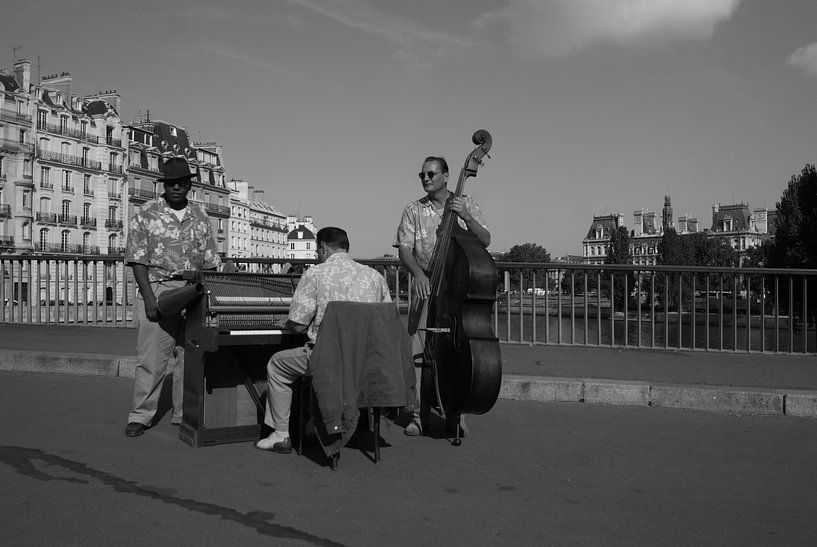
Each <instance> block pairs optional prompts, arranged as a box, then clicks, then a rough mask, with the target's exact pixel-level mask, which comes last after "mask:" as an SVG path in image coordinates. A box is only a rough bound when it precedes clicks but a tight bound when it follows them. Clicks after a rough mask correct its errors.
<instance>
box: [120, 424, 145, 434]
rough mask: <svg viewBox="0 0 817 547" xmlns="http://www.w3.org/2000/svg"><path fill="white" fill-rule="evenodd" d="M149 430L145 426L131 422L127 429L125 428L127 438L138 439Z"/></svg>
mask: <svg viewBox="0 0 817 547" xmlns="http://www.w3.org/2000/svg"><path fill="white" fill-rule="evenodd" d="M147 428H148V426H146V425H145V424H140V423H139V422H130V423H129V424H128V425H127V427H125V437H138V436H139V435H141V434H142V433H144V432H145V430H146V429H147Z"/></svg>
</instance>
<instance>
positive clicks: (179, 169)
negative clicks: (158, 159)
mask: <svg viewBox="0 0 817 547" xmlns="http://www.w3.org/2000/svg"><path fill="white" fill-rule="evenodd" d="M195 176H196V175H195V174H194V173H191V172H190V166H189V165H187V160H186V159H184V158H170V159H169V160H167V161H166V162H164V163H163V164H162V177H161V178H158V179H156V181H157V182H171V181H176V180H188V179H192V178H193V177H195Z"/></svg>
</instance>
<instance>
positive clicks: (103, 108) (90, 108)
mask: <svg viewBox="0 0 817 547" xmlns="http://www.w3.org/2000/svg"><path fill="white" fill-rule="evenodd" d="M109 107H110V105H109V104H108V103H106V102H105V101H99V100H97V101H91V102H90V103H88V104H87V105H86V106H85V111H86V112H87V113H88V114H89V115H91V116H101V115H102V114H107V112H108V108H109Z"/></svg>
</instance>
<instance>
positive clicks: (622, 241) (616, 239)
mask: <svg viewBox="0 0 817 547" xmlns="http://www.w3.org/2000/svg"><path fill="white" fill-rule="evenodd" d="M632 262H633V259H632V257H631V256H630V236H629V234H628V233H627V228H625V227H624V226H619V227H618V228H617V229H616V230H613V232H612V233H611V234H610V245H609V247H608V249H607V258H605V259H604V263H605V264H632Z"/></svg>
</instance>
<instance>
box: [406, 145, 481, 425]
mask: <svg viewBox="0 0 817 547" xmlns="http://www.w3.org/2000/svg"><path fill="white" fill-rule="evenodd" d="M448 176H449V175H448V163H447V162H446V161H445V159H443V158H442V157H439V156H429V157H427V158H426V159H425V160H424V161H423V166H422V169H421V170H420V172H419V173H418V177H419V178H420V183H421V185H422V187H423V191H424V192H425V193H426V195H425V196H424V197H422V198H420V199H418V200H415V201H412V202H411V203H409V204H408V205H406V207H405V208H404V209H403V216H402V218H401V219H400V225H399V226H398V228H397V235H396V236H395V239H394V247H397V249H398V256H399V257H400V261H401V262H402V263H403V265H404V266H405V267H406V269H407V270H408V271H409V272H410V273H411V275H412V276H413V291H414V294H415V295H416V296H417V300H416V302H417V304H418V305H416V306H412V309H411V311H410V315H409V334H411V338H412V351H413V353H414V358H415V363H416V364H418V365H420V366H417V367H415V370H416V371H417V385H418V386H420V385H421V381H420V371H421V368H422V366H423V365H424V364H425V363H424V362H423V359H424V354H425V343H426V331H425V330H424V327H425V325H426V320H427V313H428V305H427V303H428V301H429V299H430V297H431V291H432V286H431V285H432V283H431V272H430V268H431V265H432V264H431V263H432V258H433V255H434V250H435V247H436V246H437V235H438V234H437V233H438V228H439V226H440V222H441V220H442V219H443V215H444V212H445V210H446V209H450V210H451V211H453V212H455V213H456V214H457V217H458V218H457V222H458V224H459V226H460V227H461V228H463V229H465V230H468V231H469V232H471V233H473V235H474V236H476V239H477V240H478V242H479V244H480V245H482V247H483V248H485V247H488V245H489V244H490V243H491V233H490V232H489V231H488V227H487V225H486V224H485V221H484V220H483V219H482V213H481V212H480V209H479V206H478V205H477V203H476V202H475V201H474V199H473V198H471V197H470V196H465V195H462V196H456V195H455V194H454V193H452V192H451V191H450V190H449V189H448ZM418 326H419V328H418ZM421 391H422V390H421V389H418V390H417V393H418V397H420V396H421V395H420V394H421ZM429 406H430V401H418V404H417V405H416V406H415V408H416V409H417V410H415V413H414V415H413V416H412V418H411V421H410V422H409V424H408V426H407V427H406V429H405V434H406V435H410V436H417V435H423V434H424V430H423V428H424V427H427V424H428V415H427V414H425V415H421V412H422V413H427V412H428V408H429ZM446 422H447V423H446V426H447V429H448V433H449V434H452V435H454V434H455V433H456V431H455V429H456V427H457V421H455V420H454V416H451V415H449V416H448V417H447V420H446ZM459 427H460V433H461V434H462V435H467V434H468V430H467V428H466V427H465V423H464V422H463V421H462V419H461V418H460V419H459Z"/></svg>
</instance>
